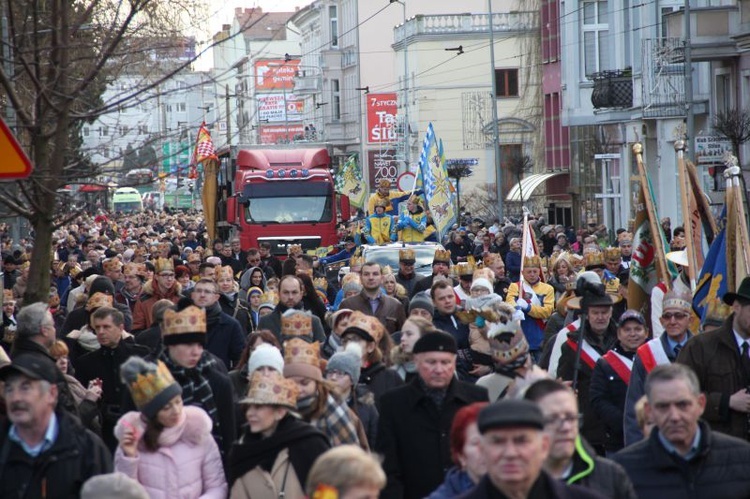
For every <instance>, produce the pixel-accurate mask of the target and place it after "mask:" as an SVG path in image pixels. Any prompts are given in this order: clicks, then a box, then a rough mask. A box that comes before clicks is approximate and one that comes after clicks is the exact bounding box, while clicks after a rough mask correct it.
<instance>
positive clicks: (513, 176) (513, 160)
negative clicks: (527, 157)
mask: <svg viewBox="0 0 750 499" xmlns="http://www.w3.org/2000/svg"><path fill="white" fill-rule="evenodd" d="M500 157H501V158H502V163H501V165H502V167H501V169H502V172H503V198H505V197H506V196H507V195H508V193H510V190H511V189H512V188H513V186H514V185H516V184H517V183H518V182H519V181H520V179H519V175H518V173H519V172H518V171H516V170H515V168H514V166H516V165H518V164H519V161H520V158H523V144H500ZM520 178H523V172H521V176H520Z"/></svg>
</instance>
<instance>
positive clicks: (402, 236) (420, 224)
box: [396, 194, 427, 243]
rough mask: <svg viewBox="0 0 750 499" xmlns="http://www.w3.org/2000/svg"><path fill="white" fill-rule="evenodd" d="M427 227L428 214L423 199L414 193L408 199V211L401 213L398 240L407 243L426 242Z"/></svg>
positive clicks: (397, 226)
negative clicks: (423, 205) (423, 206)
mask: <svg viewBox="0 0 750 499" xmlns="http://www.w3.org/2000/svg"><path fill="white" fill-rule="evenodd" d="M426 229H427V215H426V214H425V212H424V209H422V199H421V198H420V197H419V196H418V195H416V194H412V195H411V196H409V199H408V200H407V201H406V211H403V212H401V213H399V216H398V223H397V224H396V230H397V231H398V240H399V241H402V242H405V243H421V242H424V239H425V236H426V232H425V230H426Z"/></svg>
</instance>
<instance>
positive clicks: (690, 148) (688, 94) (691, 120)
mask: <svg viewBox="0 0 750 499" xmlns="http://www.w3.org/2000/svg"><path fill="white" fill-rule="evenodd" d="M684 16H685V29H684V31H685V39H684V41H683V44H684V46H685V47H684V48H685V111H686V114H687V117H686V120H685V125H686V128H687V130H686V135H687V151H686V153H687V157H688V159H690V160H691V161H693V160H695V151H694V150H695V108H694V107H693V50H692V46H691V44H690V36H691V35H690V0H685V12H684Z"/></svg>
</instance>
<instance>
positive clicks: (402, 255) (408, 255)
mask: <svg viewBox="0 0 750 499" xmlns="http://www.w3.org/2000/svg"><path fill="white" fill-rule="evenodd" d="M416 259H417V257H416V255H415V254H414V250H413V249H409V248H405V249H400V250H398V261H399V262H403V261H409V260H414V261H416Z"/></svg>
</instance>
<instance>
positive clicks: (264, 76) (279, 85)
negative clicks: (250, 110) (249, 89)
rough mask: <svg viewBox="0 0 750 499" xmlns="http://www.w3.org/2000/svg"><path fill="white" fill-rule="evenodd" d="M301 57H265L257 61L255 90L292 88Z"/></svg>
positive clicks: (272, 90) (268, 90)
mask: <svg viewBox="0 0 750 499" xmlns="http://www.w3.org/2000/svg"><path fill="white" fill-rule="evenodd" d="M299 63H300V60H299V59H292V60H290V61H285V60H284V59H263V60H259V61H255V91H256V92H275V91H279V90H292V89H293V88H294V77H295V76H296V75H297V71H298V70H299Z"/></svg>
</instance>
